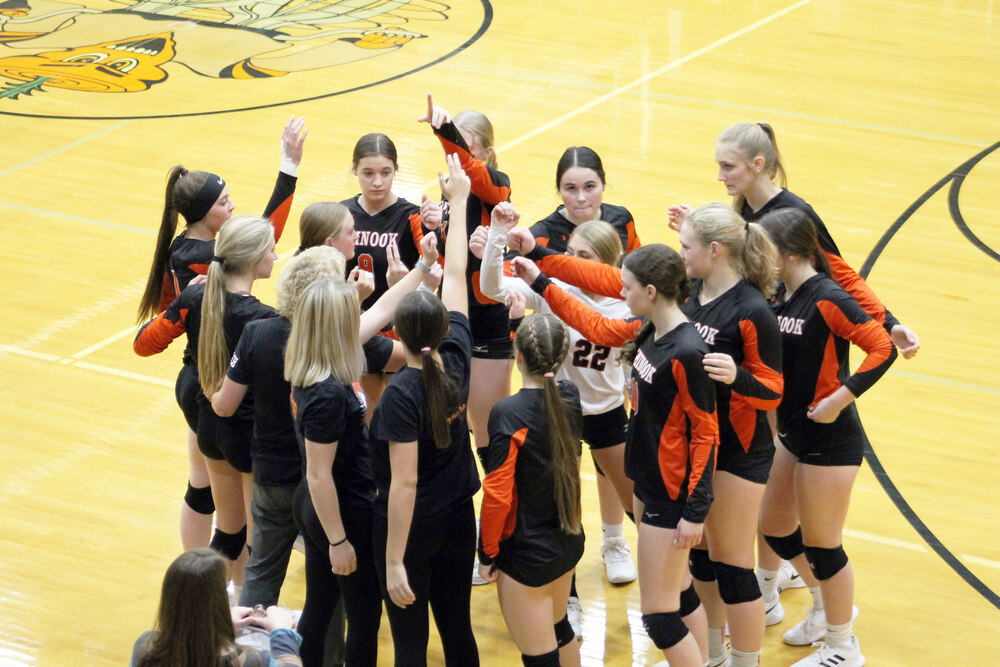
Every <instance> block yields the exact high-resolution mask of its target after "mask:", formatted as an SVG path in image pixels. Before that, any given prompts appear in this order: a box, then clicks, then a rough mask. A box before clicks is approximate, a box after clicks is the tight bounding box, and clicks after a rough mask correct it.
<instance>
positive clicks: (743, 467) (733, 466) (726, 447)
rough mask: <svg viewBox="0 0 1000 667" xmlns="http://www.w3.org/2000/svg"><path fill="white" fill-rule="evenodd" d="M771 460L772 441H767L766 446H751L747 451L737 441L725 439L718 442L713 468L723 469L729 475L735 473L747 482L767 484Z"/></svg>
mask: <svg viewBox="0 0 1000 667" xmlns="http://www.w3.org/2000/svg"><path fill="white" fill-rule="evenodd" d="M773 460H774V442H773V441H768V446H767V447H759V448H755V447H751V448H750V451H749V452H745V451H743V446H742V445H740V443H739V442H730V441H729V440H728V439H727V440H724V441H722V442H721V443H719V455H718V459H717V462H716V465H715V469H716V470H724V471H725V472H728V473H729V474H730V475H736V476H737V477H740V478H742V479H745V480H747V481H749V482H755V483H757V484H767V478H768V475H770V473H771V461H773Z"/></svg>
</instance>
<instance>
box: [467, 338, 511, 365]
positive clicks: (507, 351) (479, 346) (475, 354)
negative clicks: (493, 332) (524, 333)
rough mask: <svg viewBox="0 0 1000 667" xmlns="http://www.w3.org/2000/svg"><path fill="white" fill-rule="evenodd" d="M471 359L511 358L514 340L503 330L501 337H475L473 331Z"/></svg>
mask: <svg viewBox="0 0 1000 667" xmlns="http://www.w3.org/2000/svg"><path fill="white" fill-rule="evenodd" d="M472 358H473V359H505V360H506V359H513V358H514V341H512V340H511V339H510V334H509V333H507V332H504V335H503V337H502V338H501V337H498V338H488V339H485V340H480V339H477V338H476V337H475V335H474V332H473V339H472Z"/></svg>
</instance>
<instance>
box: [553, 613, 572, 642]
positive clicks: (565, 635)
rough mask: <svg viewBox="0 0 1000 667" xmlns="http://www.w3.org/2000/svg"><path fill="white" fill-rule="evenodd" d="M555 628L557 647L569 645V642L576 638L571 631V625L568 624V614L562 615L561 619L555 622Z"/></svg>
mask: <svg viewBox="0 0 1000 667" xmlns="http://www.w3.org/2000/svg"><path fill="white" fill-rule="evenodd" d="M553 627H555V630H556V645H557V646H558V647H559V648H562V647H563V646H569V644H570V642H572V641H573V640H574V639H576V633H575V632H573V626H572V625H570V624H569V616H563V617H562V620H561V621H559V622H558V623H556V624H555V626H553Z"/></svg>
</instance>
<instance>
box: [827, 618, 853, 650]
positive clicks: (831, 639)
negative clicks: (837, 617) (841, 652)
mask: <svg viewBox="0 0 1000 667" xmlns="http://www.w3.org/2000/svg"><path fill="white" fill-rule="evenodd" d="M851 625H852V623H851V622H850V621H848V622H847V623H842V624H840V625H833V624H832V623H827V624H826V640H825V641H826V643H827V644H828V645H830V646H838V647H841V648H846V647H848V646H850V645H851Z"/></svg>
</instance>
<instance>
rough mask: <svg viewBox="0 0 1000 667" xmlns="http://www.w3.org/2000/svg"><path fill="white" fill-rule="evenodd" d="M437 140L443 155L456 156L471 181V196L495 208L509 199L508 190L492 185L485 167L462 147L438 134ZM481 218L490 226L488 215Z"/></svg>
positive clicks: (505, 187)
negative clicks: (452, 154)
mask: <svg viewBox="0 0 1000 667" xmlns="http://www.w3.org/2000/svg"><path fill="white" fill-rule="evenodd" d="M437 138H438V140H439V141H440V142H441V146H442V147H443V148H444V152H445V154H451V153H457V154H458V159H459V161H460V162H461V164H462V170H463V171H465V175H466V176H468V177H469V180H470V181H472V194H474V195H476V196H477V197H479V199H480V200H481V201H483V202H484V203H486V204H489V205H490V206H496V205H497V204H499V203H500V202H502V201H507V200H508V199H510V188H509V187H507V186H503V185H497V184H496V183H494V182H493V178H492V177H491V176H490V172H489V169H487V168H486V165H485V164H483V163H482V162H480V161H479V160H478V159H477V158H476V157H475V156H474V155H472V153H470V152H469V151H468V150H467V149H466V148H465V147H464V146H459V145H458V144H456V143H454V142H452V141H450V140H448V139H446V138H445V137H443V136H442V135H440V134H439V135H437ZM483 217H484V218H485V222H484V223H483V224H484V225H488V224H490V218H489V215H488V214H485V213H484V215H483Z"/></svg>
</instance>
